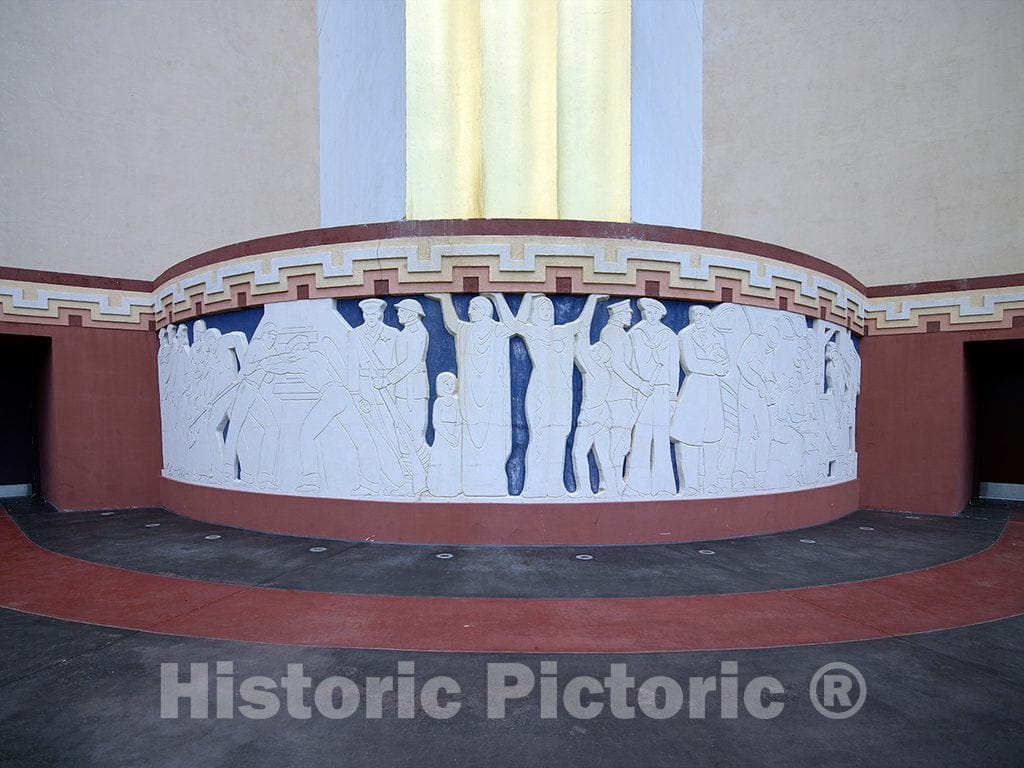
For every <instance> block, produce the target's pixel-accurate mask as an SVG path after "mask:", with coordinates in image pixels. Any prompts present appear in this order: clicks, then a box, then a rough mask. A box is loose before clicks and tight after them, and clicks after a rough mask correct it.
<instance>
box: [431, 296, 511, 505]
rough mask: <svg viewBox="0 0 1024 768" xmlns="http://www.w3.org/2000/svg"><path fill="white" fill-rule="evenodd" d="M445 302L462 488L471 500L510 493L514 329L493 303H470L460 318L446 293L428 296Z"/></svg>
mask: <svg viewBox="0 0 1024 768" xmlns="http://www.w3.org/2000/svg"><path fill="white" fill-rule="evenodd" d="M427 298H429V299H434V300H435V301H438V302H440V304H441V314H442V317H443V318H444V324H445V327H446V328H447V329H448V332H449V333H450V334H452V336H454V337H455V359H456V363H457V365H458V369H459V376H458V378H459V410H460V413H461V423H462V490H463V493H464V494H465V495H466V496H506V495H508V474H507V472H506V470H505V464H506V463H507V462H508V458H509V455H510V454H511V452H512V395H511V392H512V382H511V377H510V372H509V339H510V338H511V337H512V329H511V328H509V327H508V326H507V325H505V324H504V323H501V322H498V321H496V320H495V319H494V310H493V306H492V305H491V302H490V300H488V299H486V298H485V297H483V296H475V297H473V299H472V300H471V301H470V302H469V321H468V322H467V321H465V320H460V319H459V316H458V314H457V313H456V311H455V305H454V304H453V303H452V297H451V296H450V295H448V294H446V293H428V294H427Z"/></svg>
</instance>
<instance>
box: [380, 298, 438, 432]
mask: <svg viewBox="0 0 1024 768" xmlns="http://www.w3.org/2000/svg"><path fill="white" fill-rule="evenodd" d="M395 309H396V310H398V322H400V323H401V324H402V330H400V331H399V332H398V335H397V336H396V337H395V367H394V368H392V369H391V371H390V372H389V373H388V374H387V375H386V376H382V377H381V378H379V379H378V380H377V381H376V382H375V386H377V387H378V388H382V387H388V386H393V387H394V388H395V389H394V392H395V404H396V405H397V406H398V412H399V413H400V414H401V415H402V417H403V418H404V419H405V422H406V424H407V425H408V427H409V429H410V430H411V431H412V433H413V437H414V439H415V440H417V445H420V444H422V443H423V442H424V440H425V439H426V434H427V401H428V400H429V397H430V390H429V389H428V387H427V343H428V341H429V336H428V334H427V329H426V328H424V327H423V322H422V319H423V307H421V306H420V303H419V302H418V301H416V299H402V300H401V301H400V302H398V303H397V304H396V305H395Z"/></svg>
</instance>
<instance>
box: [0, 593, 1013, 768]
mask: <svg viewBox="0 0 1024 768" xmlns="http://www.w3.org/2000/svg"><path fill="white" fill-rule="evenodd" d="M0 634H2V637H3V642H0V764H3V765H4V766H45V767H46V768H51V767H52V766H126V767H131V768H138V767H139V766H152V767H154V768H157V767H160V768H162V767H164V766H168V767H170V766H182V767H183V768H184V767H187V768H194V767H195V766H231V767H237V768H259V767H261V766H273V767H274V768H279V767H280V766H321V765H331V766H374V767H376V766H416V767H417V768H422V766H432V765H440V766H488V765H490V766H528V767H529V768H535V767H536V766H652V767H655V768H657V767H660V766H665V767H666V768H667V767H669V766H672V767H673V768H675V767H677V766H706V765H711V766H763V765H778V766H794V767H796V766H808V768H819V767H821V766H851V767H853V766H856V767H857V768H860V767H861V766H920V768H936V767H937V766H986V768H997V767H999V766H1006V767H1007V768H1011V767H1012V768H1017V767H1019V766H1021V765H1024V694H1022V691H1024V618H1020V617H1018V618H1013V619H1006V620H1003V621H1000V622H995V623H991V624H985V625H978V626H974V627H966V628H961V629H956V630H948V631H943V632H936V633H928V634H922V635H915V636H909V637H902V638H891V639H885V640H875V641H866V642H858V643H844V644H836V645H825V646H805V647H793V648H780V649H765V650H745V651H727V652H691V653H673V654H645V655H614V656H609V655H576V654H562V655H550V656H548V655H545V656H528V655H526V656H524V655H517V656H507V655H500V654H451V653H408V652H389V651H368V650H327V649H308V648H301V647H283V646H274V645H261V644H246V643H235V642H225V641H216V640H201V639H186V638H180V637H173V636H161V635H152V634H145V633H137V632H127V631H123V630H116V629H106V628H102V627H95V626H86V625H79V624H74V623H70V622H63V621H58V620H54V619H48V618H42V617H38V616H32V615H27V614H22V613H17V612H13V611H0ZM217 661H231V662H232V663H233V690H234V694H235V698H234V701H233V703H234V704H235V705H236V707H237V705H239V704H241V703H243V702H241V701H240V699H239V698H238V693H237V691H238V686H239V685H240V681H241V680H242V679H243V678H246V677H248V676H251V675H265V676H268V677H271V678H280V677H281V676H283V675H284V674H285V672H286V665H287V664H289V663H293V664H295V663H301V664H302V665H303V671H304V673H305V674H306V675H308V676H309V677H310V678H312V680H313V681H314V683H318V682H319V681H321V680H323V679H324V678H326V677H328V676H331V675H341V676H345V677H348V678H350V679H352V680H353V681H354V682H355V683H356V684H357V685H359V686H360V687H361V688H362V687H363V685H364V681H365V679H366V677H368V676H389V675H390V676H394V675H395V674H396V671H397V665H398V663H399V662H400V661H412V662H414V664H415V680H416V684H417V688H419V687H420V686H422V684H423V683H424V682H425V681H426V680H428V679H429V678H431V677H432V676H434V675H447V676H449V677H452V678H454V679H455V680H456V681H458V683H459V685H460V687H461V689H462V693H461V695H459V696H456V697H455V699H456V700H458V701H460V702H461V709H460V710H459V712H458V713H457V714H456V715H455V716H454V717H452V718H451V719H448V720H435V719H432V718H430V717H428V716H427V715H426V714H424V712H423V711H422V710H420V709H417V711H416V713H415V717H413V718H412V719H399V718H398V717H397V712H396V705H395V699H394V697H393V695H391V694H387V695H385V697H384V704H383V710H382V715H383V716H382V717H381V718H380V719H367V718H366V717H365V707H364V706H362V705H361V706H360V707H359V709H357V711H356V712H355V713H354V714H352V715H351V716H350V717H348V718H346V719H340V720H332V719H328V718H326V717H324V716H322V715H321V714H320V713H319V712H318V710H317V709H316V708H313V710H312V715H311V717H310V718H309V719H296V718H293V717H291V716H289V715H288V714H287V712H286V706H285V703H284V696H283V695H282V696H281V698H280V701H281V710H280V711H279V712H278V713H277V714H276V715H275V716H274V717H272V718H270V719H266V720H252V719H248V718H246V717H243V716H242V715H241V714H239V712H238V710H237V709H235V710H234V717H233V718H232V719H216V718H214V717H212V714H213V712H214V710H213V701H214V696H213V683H212V682H211V683H210V691H211V693H210V701H211V717H210V718H208V719H195V720H193V719H190V718H189V717H188V714H189V709H188V706H187V704H184V703H183V704H182V706H181V708H180V710H179V715H180V717H178V718H177V719H161V717H160V665H161V664H162V663H177V664H178V665H179V668H180V670H181V672H180V674H181V675H182V677H183V678H184V677H185V676H186V674H187V672H186V670H188V665H189V663H198V664H202V665H208V668H209V670H210V677H211V681H212V679H213V675H214V670H215V664H216V662H217ZM542 661H555V662H557V665H558V666H557V673H558V674H557V677H558V681H559V686H560V689H562V688H564V687H565V685H566V683H567V682H568V681H569V680H570V679H571V678H573V677H575V676H578V675H589V676H592V677H595V678H598V679H601V678H603V677H605V676H607V675H608V674H609V668H610V664H613V663H618V664H626V665H627V670H628V674H629V675H630V676H632V677H634V678H636V681H637V685H639V684H640V683H641V682H642V681H644V680H646V679H648V678H649V677H651V676H654V675H664V676H668V677H671V678H673V679H675V680H677V681H681V682H682V683H683V687H684V690H685V689H686V687H687V686H686V681H687V679H688V678H689V677H691V676H701V677H704V676H716V675H719V676H720V671H721V664H722V662H730V661H732V662H736V664H737V671H738V675H737V679H738V681H739V682H738V684H739V690H740V691H741V696H742V691H743V689H744V687H745V686H746V684H747V683H748V682H749V681H750V680H751V679H753V678H754V677H756V676H759V675H771V676H773V677H775V678H777V679H778V680H779V682H780V683H781V684H782V685H783V687H784V692H783V693H781V694H776V695H773V696H771V697H770V700H772V701H777V702H781V703H782V705H783V709H782V711H781V713H779V714H778V715H777V716H776V717H774V718H772V719H768V720H760V719H757V718H755V717H753V716H751V715H750V714H749V713H748V712H747V711H746V710H745V708H744V705H743V704H742V703H741V704H740V707H739V712H738V717H737V718H735V719H725V718H722V717H721V716H720V698H719V696H718V695H717V694H716V693H712V694H709V696H708V698H707V711H706V717H705V718H704V719H691V718H690V717H689V716H688V708H687V704H688V701H687V703H686V704H684V706H683V709H682V710H681V711H680V713H679V714H677V715H675V716H674V717H671V718H669V719H665V720H656V719H652V718H650V717H648V716H646V715H645V714H643V712H642V711H641V710H640V709H635V715H636V716H635V718H634V719H631V720H626V719H618V718H616V717H615V716H614V715H613V714H612V713H611V712H610V711H609V706H605V708H604V710H603V711H602V712H601V713H600V714H599V715H598V716H597V717H595V718H593V719H576V718H574V717H572V716H570V715H569V714H567V713H566V712H565V710H564V707H560V708H559V713H558V717H557V718H555V719H542V718H541V716H540V704H539V698H540V697H539V694H538V692H537V690H536V689H535V690H534V692H533V693H532V694H531V695H529V696H528V697H526V698H524V699H522V700H519V701H512V702H510V703H509V705H508V710H507V716H506V717H505V718H504V719H489V718H488V717H487V704H486V693H487V672H486V669H487V664H488V663H499V662H519V663H522V664H525V665H527V666H529V667H530V668H531V669H532V670H533V671H534V673H535V674H538V675H539V672H540V664H541V662H542ZM833 661H842V662H845V663H848V664H852V665H853V666H855V667H856V668H857V669H858V670H859V672H860V673H861V674H862V675H863V677H864V679H865V681H866V685H867V697H866V699H865V702H864V704H863V707H862V708H861V709H860V711H859V712H857V713H856V714H855V715H853V716H852V717H850V718H848V719H845V720H833V719H828V718H825V717H824V716H822V715H821V714H819V713H818V712H817V711H816V710H815V709H814V707H813V706H812V704H811V699H810V695H809V691H808V688H809V683H810V680H811V678H812V676H813V675H814V673H815V671H816V670H817V669H818V668H820V667H821V666H822V665H824V664H826V663H828V662H833ZM538 685H539V684H538ZM361 693H362V691H361ZM304 700H305V703H306V704H307V705H312V696H311V695H310V694H309V693H308V692H307V693H306V694H305V697H304ZM768 701H769V699H762V700H761V702H760V703H761V704H766V703H768ZM635 702H636V698H635V696H633V695H631V696H629V697H628V699H627V704H635ZM656 703H657V702H656Z"/></svg>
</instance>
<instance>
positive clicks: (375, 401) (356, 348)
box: [342, 298, 428, 495]
mask: <svg viewBox="0 0 1024 768" xmlns="http://www.w3.org/2000/svg"><path fill="white" fill-rule="evenodd" d="M386 307H387V302H385V301H384V300H383V299H376V298H374V299H363V300H362V301H360V302H359V308H360V309H361V310H362V313H363V322H362V323H361V324H360V325H358V326H356V327H354V328H352V330H351V331H350V332H349V337H350V339H351V342H350V345H349V372H348V375H349V377H350V379H349V381H350V382H351V383H350V387H349V389H350V391H352V393H353V394H354V395H355V397H356V400H357V403H358V404H359V410H360V412H361V413H363V414H364V419H365V421H366V427H367V429H368V430H369V433H370V435H371V436H373V438H374V439H375V440H374V441H375V443H376V445H377V455H378V457H379V459H380V471H381V480H382V481H383V486H382V488H381V491H382V492H383V493H384V494H386V495H403V494H409V493H410V492H411V493H412V494H417V493H420V492H422V491H423V490H424V489H426V481H427V468H426V462H427V460H428V456H427V451H426V449H425V446H424V445H423V441H422V440H418V441H417V439H416V437H415V436H414V434H413V427H411V426H410V425H409V424H408V423H407V422H406V420H405V418H404V417H403V416H402V414H400V413H399V410H398V405H397V404H396V402H395V392H394V388H393V387H389V386H388V376H389V375H390V374H391V372H392V371H393V370H394V369H395V367H396V366H395V343H396V339H397V337H398V331H397V330H395V329H394V328H392V327H391V326H389V325H386V324H385V323H384V310H385V308H386ZM342 322H345V320H344V318H342ZM346 325H347V323H346ZM353 377H354V378H353ZM360 399H361V400H362V401H365V402H366V404H367V405H368V406H369V408H368V410H367V409H366V408H364V407H363V404H362V402H361V400H360Z"/></svg>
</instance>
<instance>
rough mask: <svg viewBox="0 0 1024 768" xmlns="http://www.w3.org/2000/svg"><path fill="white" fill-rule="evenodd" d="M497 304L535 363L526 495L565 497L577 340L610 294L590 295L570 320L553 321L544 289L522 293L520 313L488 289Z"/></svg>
mask: <svg viewBox="0 0 1024 768" xmlns="http://www.w3.org/2000/svg"><path fill="white" fill-rule="evenodd" d="M486 295H488V296H489V297H490V298H491V299H492V300H493V301H494V305H495V306H496V307H497V308H498V317H500V318H501V321H502V322H503V323H504V324H505V325H506V326H507V327H509V328H511V329H512V331H513V332H514V333H516V334H517V335H519V336H521V337H522V339H523V341H524V342H525V343H526V351H527V352H528V353H529V355H530V361H531V362H532V363H533V371H532V372H531V374H530V381H529V383H528V384H527V386H526V402H525V403H524V405H525V408H524V410H525V412H526V423H527V425H528V426H529V428H530V438H529V443H528V444H527V446H526V479H525V481H524V483H523V496H526V497H529V498H540V497H547V498H558V497H560V496H565V495H566V494H567V491H566V489H565V471H564V470H565V446H566V442H567V441H568V439H569V432H570V431H571V430H572V370H573V339H574V338H575V336H576V334H577V333H578V332H580V331H583V330H585V331H587V332H588V333H589V330H590V323H591V321H592V320H593V318H594V308H595V307H596V306H597V302H598V301H603V300H604V299H606V298H608V297H607V296H597V295H594V296H588V297H587V301H586V303H585V304H584V305H583V311H582V312H580V315H579V317H578V318H576V319H575V320H573V321H572V322H569V323H563V324H561V325H556V324H555V305H554V303H553V302H552V301H551V299H549V298H548V297H547V296H545V295H544V294H541V293H528V294H526V295H525V296H523V301H522V304H520V306H519V314H518V315H513V314H512V310H511V309H509V306H508V303H507V302H506V301H505V297H504V296H502V295H501V294H500V293H499V294H486Z"/></svg>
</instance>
